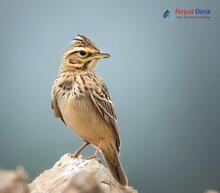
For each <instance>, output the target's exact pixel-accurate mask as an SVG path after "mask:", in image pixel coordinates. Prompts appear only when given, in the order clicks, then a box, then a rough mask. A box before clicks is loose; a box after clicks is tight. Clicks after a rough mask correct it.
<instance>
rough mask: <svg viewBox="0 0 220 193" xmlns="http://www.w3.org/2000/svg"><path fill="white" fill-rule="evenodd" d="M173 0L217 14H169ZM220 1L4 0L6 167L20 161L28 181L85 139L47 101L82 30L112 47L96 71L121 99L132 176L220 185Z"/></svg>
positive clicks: (1, 55) (168, 184) (166, 189)
mask: <svg viewBox="0 0 220 193" xmlns="http://www.w3.org/2000/svg"><path fill="white" fill-rule="evenodd" d="M175 8H186V9H187V8H188V9H192V8H204V9H206V8H209V9H210V10H211V12H212V14H211V18H210V19H176V18H175V17H174V16H173V15H172V16H171V17H170V18H167V19H163V18H162V14H163V12H164V11H165V10H167V9H171V10H172V9H175ZM219 9H220V1H217V0H216V1H215V0H213V1H202V0H200V1H182V2H181V1H177V0H176V1H163V0H159V1H153V0H151V1H150V0H149V1H125V0H124V1H116V0H115V1H101V0H93V1H76V0H75V1H74V0H65V1H52V0H48V1H43V0H39V1H33V0H31V1H30V0H20V1H16V0H0V27H1V30H0V42H1V44H0V65H1V66H0V67H1V69H0V82H1V95H0V97H1V98H0V107H1V108H0V167H1V168H15V167H16V166H17V165H22V166H24V167H25V168H26V169H27V171H28V173H29V176H30V181H31V180H32V179H33V178H34V177H35V176H37V175H38V174H40V173H41V172H42V171H43V170H45V169H47V168H49V167H51V166H52V165H53V163H54V162H55V161H56V160H58V159H59V157H60V156H61V155H62V154H64V153H67V152H71V151H74V150H75V149H76V148H78V146H79V145H81V144H82V141H81V140H80V139H78V138H77V137H76V136H75V135H74V134H73V133H72V132H71V131H70V130H69V129H67V128H66V127H65V125H64V124H63V123H62V122H61V121H60V120H58V119H56V118H55V117H54V116H53V113H52V111H51V108H50V100H51V97H50V90H51V87H52V84H53V81H54V79H55V78H56V76H57V72H58V68H59V63H60V61H61V57H62V55H63V53H64V51H65V50H66V49H67V48H68V46H69V43H70V41H71V40H72V39H73V38H74V36H75V34H76V33H81V34H85V35H87V36H88V37H90V38H91V39H92V40H93V41H94V42H95V43H96V44H97V45H98V47H99V48H100V49H101V50H103V51H106V52H109V53H110V54H111V55H112V57H111V58H110V59H108V60H103V61H101V62H100V64H99V65H98V67H97V73H98V74H100V75H101V76H102V78H103V79H104V80H105V81H106V83H107V85H108V88H109V90H110V93H111V96H112V99H113V101H114V104H115V107H116V112H117V115H118V119H119V125H120V128H121V138H122V147H121V161H122V163H123V166H124V168H125V170H126V173H127V175H128V178H129V182H130V185H132V186H134V187H135V188H137V189H138V190H139V192H154V193H172V192H173V193H174V192H178V193H186V192H187V193H196V192H198V193H199V192H204V190H206V189H208V188H213V189H218V190H219V189H220V183H219V182H220V181H219V180H220V167H219V166H220V165H219V164H220V149H219V147H220V140H219V139H220V129H219V128H220V53H219V50H220V36H219V35H220V12H219ZM91 151H92V149H91V148H90V149H89V150H88V151H87V152H85V154H84V155H86V154H89V153H90V152H91Z"/></svg>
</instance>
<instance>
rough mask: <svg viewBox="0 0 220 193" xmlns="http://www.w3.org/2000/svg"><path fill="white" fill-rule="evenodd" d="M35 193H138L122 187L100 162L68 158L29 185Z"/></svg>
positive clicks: (69, 155) (65, 156) (64, 157)
mask: <svg viewBox="0 0 220 193" xmlns="http://www.w3.org/2000/svg"><path fill="white" fill-rule="evenodd" d="M29 187H30V189H31V193H110V192H111V193H137V191H135V190H134V189H133V188H131V187H122V186H121V185H120V184H119V183H118V182H117V181H116V180H115V179H114V178H113V177H112V175H111V173H110V172H109V170H108V169H107V168H105V167H104V166H103V165H102V164H101V163H100V162H99V161H97V160H96V159H90V160H86V159H82V158H73V155H72V154H65V155H63V156H62V157H61V159H60V160H59V161H57V162H56V163H55V164H54V166H53V167H52V168H50V169H48V170H46V171H44V172H43V173H42V174H40V175H39V176H38V177H37V178H36V179H35V180H33V182H32V183H31V184H30V185H29Z"/></svg>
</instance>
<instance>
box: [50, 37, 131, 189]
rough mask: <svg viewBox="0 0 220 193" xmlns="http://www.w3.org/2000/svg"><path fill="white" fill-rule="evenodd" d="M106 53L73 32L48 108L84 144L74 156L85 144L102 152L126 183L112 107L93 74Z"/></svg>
mask: <svg viewBox="0 0 220 193" xmlns="http://www.w3.org/2000/svg"><path fill="white" fill-rule="evenodd" d="M109 57H110V54H108V53H104V52H101V51H100V50H99V49H98V47H97V46H96V45H95V44H94V43H93V42H92V41H91V40H90V39H89V38H88V37H86V36H85V35H81V34H77V36H76V37H75V38H74V39H73V40H72V41H71V43H70V46H69V48H68V49H67V50H66V51H65V53H64V55H63V58H62V60H61V64H60V67H59V73H58V76H57V78H56V79H55V81H54V85H53V87H52V90H51V95H52V100H51V107H52V110H53V113H54V115H55V117H58V118H60V119H61V120H62V122H63V123H64V124H65V125H66V126H67V127H68V128H70V130H72V131H73V132H75V133H76V135H77V136H78V137H80V138H81V139H82V140H83V141H84V142H85V143H84V144H83V145H82V146H81V147H80V148H79V149H78V150H77V151H75V153H74V158H77V157H78V156H79V155H80V153H81V152H82V150H84V149H85V148H86V147H87V146H88V145H90V144H91V145H93V146H94V147H95V148H96V150H95V152H94V153H93V154H92V155H91V156H89V157H88V159H90V158H96V157H97V156H98V154H99V152H102V154H103V156H104V160H105V162H106V164H107V166H108V168H109V170H110V172H111V174H112V175H113V177H114V178H115V179H116V180H117V181H118V182H119V183H120V184H121V185H122V186H127V185H128V179H127V176H126V174H125V172H124V170H123V168H122V165H121V163H120V159H119V153H120V137H119V126H118V121H117V117H116V113H115V109H114V106H113V103H112V100H111V98H110V94H109V91H108V88H107V86H106V84H105V82H104V81H103V80H102V79H101V78H100V77H99V76H98V75H97V74H96V73H95V67H96V65H97V62H98V61H99V60H100V59H104V58H109Z"/></svg>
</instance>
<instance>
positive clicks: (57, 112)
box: [51, 95, 65, 124]
mask: <svg viewBox="0 0 220 193" xmlns="http://www.w3.org/2000/svg"><path fill="white" fill-rule="evenodd" d="M51 108H52V109H53V113H54V116H55V117H59V118H60V119H61V120H62V121H63V123H64V124H65V122H64V119H63V116H62V114H61V112H60V109H59V106H58V104H57V99H56V95H55V96H53V98H52V101H51Z"/></svg>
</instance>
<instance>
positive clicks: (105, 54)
mask: <svg viewBox="0 0 220 193" xmlns="http://www.w3.org/2000/svg"><path fill="white" fill-rule="evenodd" d="M110 56H111V55H110V54H107V53H98V54H96V55H94V56H93V57H92V58H93V59H102V58H109V57H110Z"/></svg>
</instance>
